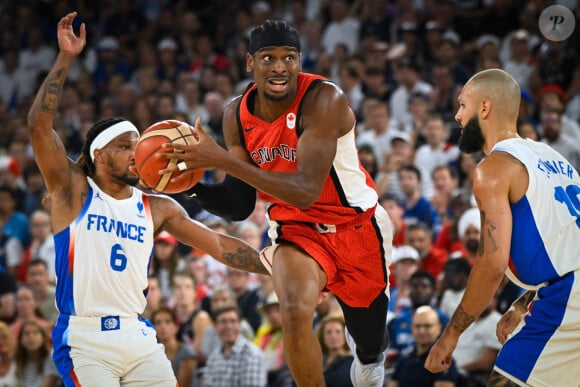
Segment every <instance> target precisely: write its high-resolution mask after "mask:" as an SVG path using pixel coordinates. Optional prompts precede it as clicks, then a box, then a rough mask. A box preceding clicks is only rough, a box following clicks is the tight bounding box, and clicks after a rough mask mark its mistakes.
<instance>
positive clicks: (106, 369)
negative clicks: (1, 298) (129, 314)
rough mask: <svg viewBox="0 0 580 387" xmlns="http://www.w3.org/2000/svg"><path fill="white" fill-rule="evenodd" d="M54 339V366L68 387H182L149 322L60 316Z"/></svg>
mask: <svg viewBox="0 0 580 387" xmlns="http://www.w3.org/2000/svg"><path fill="white" fill-rule="evenodd" d="M52 339H53V348H54V351H53V358H54V362H55V364H56V366H57V368H58V370H59V372H60V374H61V375H62V378H63V381H64V382H65V385H67V386H75V385H82V386H83V387H89V386H95V387H97V386H99V387H101V386H107V387H108V386H124V385H134V386H135V385H138V386H167V387H169V386H171V387H175V386H176V385H177V381H176V378H175V375H174V374H173V369H172V368H171V362H170V361H169V360H168V359H167V356H165V352H164V349H163V346H162V345H161V344H159V343H157V338H156V334H155V329H153V327H152V326H151V323H150V322H149V321H147V320H144V319H140V318H137V317H134V318H119V317H116V316H108V317H78V316H63V315H60V316H59V318H58V320H57V323H56V326H55V328H54V331H53V336H52Z"/></svg>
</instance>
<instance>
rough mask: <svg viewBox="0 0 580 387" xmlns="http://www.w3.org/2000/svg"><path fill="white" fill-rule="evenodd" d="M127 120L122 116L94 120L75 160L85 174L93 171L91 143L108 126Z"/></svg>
mask: <svg viewBox="0 0 580 387" xmlns="http://www.w3.org/2000/svg"><path fill="white" fill-rule="evenodd" d="M122 121H127V119H125V118H123V117H115V118H105V119H103V120H100V121H98V122H96V123H95V124H94V125H93V126H92V127H91V128H90V129H89V131H88V132H87V139H86V140H85V143H84V145H83V148H82V149H81V155H80V156H79V158H78V159H77V161H76V165H77V166H78V167H79V168H80V169H82V170H83V172H84V173H85V175H87V176H89V177H90V176H93V175H94V173H95V164H94V163H93V160H92V159H91V144H92V143H93V141H94V140H95V138H97V136H98V135H99V134H101V133H102V132H103V131H104V130H105V129H108V128H110V127H111V126H113V125H115V124H118V123H119V122H122Z"/></svg>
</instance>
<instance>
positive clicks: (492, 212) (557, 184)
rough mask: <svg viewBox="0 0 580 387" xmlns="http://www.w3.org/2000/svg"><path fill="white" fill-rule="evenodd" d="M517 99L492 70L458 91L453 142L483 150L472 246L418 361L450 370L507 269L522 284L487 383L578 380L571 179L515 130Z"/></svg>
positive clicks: (579, 212)
mask: <svg viewBox="0 0 580 387" xmlns="http://www.w3.org/2000/svg"><path fill="white" fill-rule="evenodd" d="M519 105H520V88H519V86H518V84H517V82H516V81H515V80H514V79H513V78H512V77H511V76H510V75H509V74H508V73H506V72H504V71H503V70H498V69H492V70H485V71H482V72H480V73H477V74H475V75H474V76H473V77H472V78H471V79H470V80H469V81H468V82H467V83H466V85H465V86H464V87H463V90H462V91H461V94H460V95H459V110H458V112H457V114H456V116H455V119H456V120H457V122H459V123H460V125H461V127H462V129H463V130H462V134H461V138H460V140H459V146H460V149H461V150H462V151H463V152H468V153H473V152H477V151H480V150H483V152H484V153H485V155H486V157H485V158H484V159H483V160H482V161H481V162H480V163H479V164H478V166H477V168H476V170H475V172H474V178H473V192H474V194H475V197H476V199H477V205H478V207H479V210H480V214H481V240H480V248H479V253H478V257H477V263H476V265H475V267H474V268H473V270H472V271H471V275H470V278H469V281H468V285H467V289H466V291H465V294H464V296H463V299H462V300H461V303H460V304H459V306H458V307H457V310H456V311H455V313H454V314H453V317H452V319H451V321H450V322H449V324H448V325H447V328H446V329H445V331H444V332H443V334H442V335H441V338H440V339H439V341H437V342H436V344H435V345H434V346H433V347H432V348H431V351H430V354H429V356H428V358H427V360H426V362H425V366H426V367H427V369H429V370H430V371H431V372H441V371H443V370H444V369H446V368H447V367H449V364H450V361H451V355H452V353H453V350H454V349H455V346H456V344H457V339H458V337H459V336H460V335H461V333H462V332H463V331H464V330H465V329H466V328H467V327H468V326H469V325H470V324H471V323H472V322H473V321H474V320H476V319H477V317H478V316H479V314H480V313H481V312H482V310H483V309H484V308H485V306H486V305H488V303H489V301H490V300H491V299H492V297H493V295H494V293H495V292H496V290H497V288H498V286H499V284H500V282H501V280H502V277H503V275H504V273H507V275H508V277H509V278H510V279H511V280H512V281H514V282H515V283H516V284H518V285H520V286H521V287H523V288H525V289H527V290H528V291H527V292H526V293H525V294H524V295H523V296H522V297H521V298H520V299H519V300H518V301H516V302H515V303H514V305H513V306H512V309H511V310H510V311H508V312H507V313H506V315H504V318H502V320H500V322H499V323H498V327H497V334H498V338H499V339H500V340H501V341H502V342H503V341H504V340H505V343H504V346H503V348H502V349H501V351H500V353H499V355H498V358H497V360H496V363H495V367H494V370H493V372H492V374H491V375H490V378H489V381H488V386H577V385H578V381H579V380H580V367H578V364H580V340H579V339H578V338H579V337H580V250H579V249H578V241H580V177H579V176H578V171H576V170H575V169H574V168H573V167H572V165H571V164H570V163H569V162H568V161H567V160H566V159H564V157H562V155H560V154H559V153H558V152H556V151H555V150H553V149H552V148H550V147H549V146H548V145H546V144H543V143H539V142H534V141H532V140H528V139H522V138H520V137H519V136H518V135H517V134H516V121H517V117H518V109H519ZM516 316H517V318H514V317H516ZM520 316H522V318H520ZM516 323H517V324H516ZM516 325H517V327H516ZM506 339H507V340H506Z"/></svg>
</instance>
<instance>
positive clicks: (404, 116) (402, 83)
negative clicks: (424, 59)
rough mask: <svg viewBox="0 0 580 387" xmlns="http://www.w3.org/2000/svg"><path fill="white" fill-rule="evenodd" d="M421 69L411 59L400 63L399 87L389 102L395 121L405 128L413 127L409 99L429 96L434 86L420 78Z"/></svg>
mask: <svg viewBox="0 0 580 387" xmlns="http://www.w3.org/2000/svg"><path fill="white" fill-rule="evenodd" d="M420 74H421V68H420V66H419V65H418V64H417V63H416V62H413V61H411V60H409V59H403V60H401V61H400V62H399V67H398V70H397V76H398V81H399V87H397V88H396V89H395V91H394V92H393V94H392V95H391V98H390V100H389V106H390V111H391V114H392V116H393V118H394V119H395V120H397V122H399V123H400V124H401V125H403V126H412V124H413V122H412V117H411V114H410V113H409V97H410V96H411V95H412V94H414V93H421V94H426V95H428V94H429V93H431V91H432V90H433V86H431V85H430V84H429V83H427V82H425V81H422V80H421V78H420Z"/></svg>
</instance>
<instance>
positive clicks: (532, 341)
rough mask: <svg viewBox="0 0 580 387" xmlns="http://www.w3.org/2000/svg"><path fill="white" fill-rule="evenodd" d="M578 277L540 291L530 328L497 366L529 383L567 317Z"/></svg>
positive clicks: (520, 334) (505, 350)
mask: <svg viewBox="0 0 580 387" xmlns="http://www.w3.org/2000/svg"><path fill="white" fill-rule="evenodd" d="M573 285H574V273H568V274H566V275H565V276H564V277H562V279H561V280H559V281H556V282H554V283H553V284H550V285H548V286H545V287H543V288H541V289H540V290H539V291H538V297H539V299H538V300H537V301H534V304H533V305H532V309H531V315H529V316H527V317H526V319H525V321H526V325H525V326H524V327H523V328H522V329H521V330H520V331H519V332H518V333H517V334H516V335H514V336H513V337H512V338H510V339H509V340H508V341H507V342H506V343H505V345H504V346H503V348H502V349H501V351H500V353H499V355H498V357H497V361H496V365H497V366H498V367H499V368H500V369H501V370H503V371H505V372H507V373H509V374H510V375H513V376H515V377H516V378H518V379H520V380H522V381H527V380H528V378H529V377H530V374H531V373H532V371H533V369H534V367H535V365H536V363H537V361H538V359H539V358H540V356H541V355H542V352H543V350H544V348H545V347H546V344H547V343H548V341H549V340H550V339H551V338H552V336H553V335H554V332H555V331H556V329H558V327H559V326H560V325H561V323H562V320H563V319H564V314H565V313H566V307H567V305H568V300H569V298H570V293H571V291H572V287H573Z"/></svg>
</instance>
